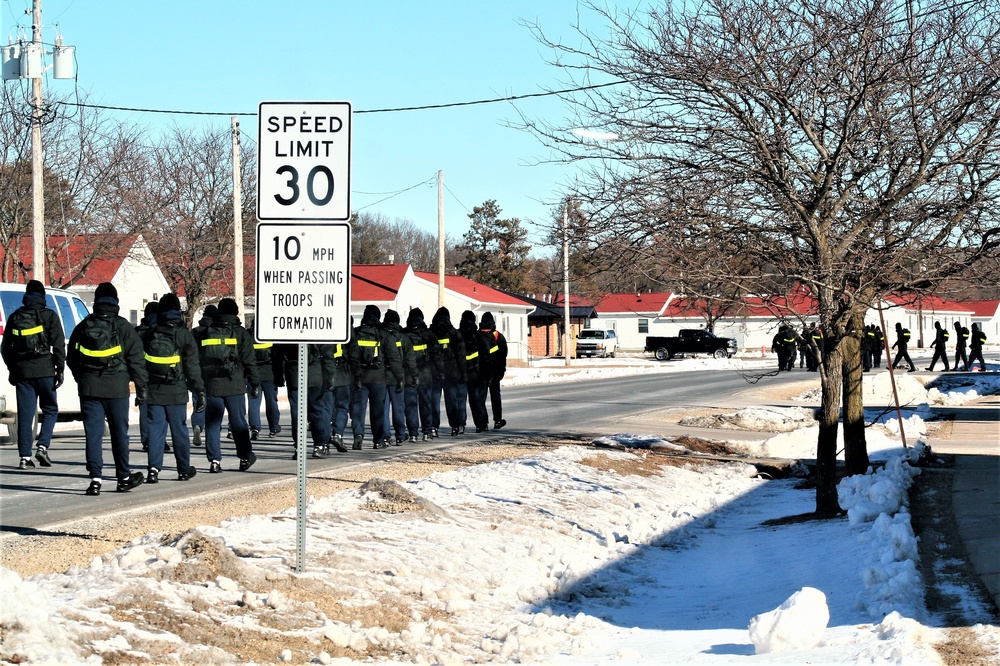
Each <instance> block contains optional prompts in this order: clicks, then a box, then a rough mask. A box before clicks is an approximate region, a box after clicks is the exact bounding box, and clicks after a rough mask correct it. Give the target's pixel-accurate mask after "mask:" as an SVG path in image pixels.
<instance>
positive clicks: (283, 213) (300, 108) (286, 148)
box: [257, 102, 351, 220]
mask: <svg viewBox="0 0 1000 666" xmlns="http://www.w3.org/2000/svg"><path fill="white" fill-rule="evenodd" d="M257 128H258V129H257V151H258V160H257V165H258V178H257V218H258V219H260V220H349V219H350V217H351V104H350V102H261V103H260V106H259V109H258V123H257Z"/></svg>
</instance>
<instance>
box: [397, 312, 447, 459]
mask: <svg viewBox="0 0 1000 666" xmlns="http://www.w3.org/2000/svg"><path fill="white" fill-rule="evenodd" d="M403 330H404V332H405V333H406V335H407V336H408V337H409V338H410V344H411V345H413V358H414V361H415V365H416V368H417V375H416V382H413V383H410V384H407V385H406V387H405V399H406V430H407V432H409V433H410V441H411V442H412V441H416V433H417V432H418V431H420V432H421V433H422V435H421V437H422V440H423V441H425V442H426V441H428V440H430V439H431V438H432V437H434V436H435V430H434V419H433V416H432V400H431V392H432V390H433V384H434V378H435V377H440V376H443V374H444V370H443V368H442V367H441V355H440V354H439V353H438V349H437V338H436V337H434V333H433V332H431V330H430V329H429V328H427V324H425V323H424V313H423V310H421V309H420V308H413V309H412V310H410V314H409V315H407V317H406V328H405V329H403ZM440 414H441V397H440V395H438V418H440Z"/></svg>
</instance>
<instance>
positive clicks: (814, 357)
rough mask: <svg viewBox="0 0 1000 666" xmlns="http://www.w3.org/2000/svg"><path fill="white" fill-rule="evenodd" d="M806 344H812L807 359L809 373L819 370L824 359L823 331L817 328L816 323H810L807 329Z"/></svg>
mask: <svg viewBox="0 0 1000 666" xmlns="http://www.w3.org/2000/svg"><path fill="white" fill-rule="evenodd" d="M805 335H806V342H807V343H810V344H809V345H808V347H809V356H808V357H806V369H807V370H809V372H816V371H817V370H819V364H820V360H821V359H822V358H823V330H822V329H821V328H819V327H818V326H816V322H814V321H813V322H809V328H808V329H806V333H805Z"/></svg>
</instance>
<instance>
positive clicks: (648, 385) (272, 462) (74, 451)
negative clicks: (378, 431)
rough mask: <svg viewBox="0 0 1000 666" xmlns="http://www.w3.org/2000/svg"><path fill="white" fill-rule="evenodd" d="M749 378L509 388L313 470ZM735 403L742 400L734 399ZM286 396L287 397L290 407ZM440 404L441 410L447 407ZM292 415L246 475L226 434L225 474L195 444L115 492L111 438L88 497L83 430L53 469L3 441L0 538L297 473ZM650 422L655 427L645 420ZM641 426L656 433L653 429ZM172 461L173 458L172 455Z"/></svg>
mask: <svg viewBox="0 0 1000 666" xmlns="http://www.w3.org/2000/svg"><path fill="white" fill-rule="evenodd" d="M810 378H813V379H816V376H815V375H809V374H807V373H804V372H793V373H783V374H782V375H779V376H775V377H766V378H764V379H763V380H762V384H766V385H771V386H775V385H779V384H781V383H787V382H792V381H802V380H807V379H810ZM748 387H749V385H748V384H747V382H746V380H745V378H744V377H743V375H741V374H740V373H738V372H733V371H721V370H720V371H707V370H702V371H698V372H682V373H667V374H653V375H637V376H634V377H625V378H609V379H601V380H596V381H577V382H563V383H550V384H539V385H534V386H521V387H512V388H505V389H504V393H503V395H504V417H505V418H506V419H507V421H508V423H509V425H508V426H507V427H506V428H504V429H503V430H501V431H490V432H489V433H488V434H479V435H477V434H474V433H472V432H471V430H472V428H471V425H470V427H469V428H468V432H467V433H466V434H465V435H464V436H460V437H456V438H452V437H450V436H448V435H444V436H442V437H441V438H439V439H436V440H434V441H433V442H432V443H421V444H416V445H414V444H404V445H403V446H400V447H390V448H388V449H384V450H380V451H376V450H372V449H370V448H367V447H368V446H370V442H366V448H365V450H364V451H351V452H349V453H346V454H333V456H331V457H330V458H327V459H313V458H309V459H308V463H307V469H308V471H309V472H313V471H327V470H331V469H336V468H338V467H346V466H351V465H355V464H357V463H359V462H367V461H371V460H378V459H383V458H388V457H391V456H399V455H403V454H405V453H406V452H407V451H412V450H413V447H415V446H419V447H422V448H423V449H424V450H426V449H428V448H446V447H448V446H451V445H453V444H455V443H462V442H467V441H470V440H471V439H473V438H477V439H488V438H497V437H509V436H524V437H531V436H536V435H566V434H577V435H603V434H611V433H617V432H622V431H630V430H627V426H628V425H629V424H628V420H629V417H634V416H635V415H637V414H641V413H643V412H648V411H650V410H652V409H654V408H661V407H686V406H691V407H696V406H723V405H730V404H733V400H734V396H736V395H737V394H738V393H739V392H741V391H745V390H746V389H747V388H748ZM737 402H738V401H737ZM284 404H285V403H283V405H284ZM443 411H444V410H443V408H442V412H443ZM289 423H290V420H289V415H288V414H287V412H286V413H283V414H282V424H283V426H284V431H283V433H282V436H280V437H278V438H276V439H274V440H269V439H264V440H260V441H258V442H256V443H255V446H254V450H255V453H256V455H257V458H258V460H257V463H256V465H254V467H253V468H252V469H251V470H250V471H249V472H239V471H236V467H237V460H236V456H235V450H234V447H233V443H232V442H231V441H229V440H225V439H224V440H223V469H224V470H225V471H224V472H223V473H222V474H208V465H207V463H206V461H205V458H204V455H205V454H204V448H195V449H193V450H192V462H193V463H194V464H195V465H196V466H197V467H198V471H199V473H198V476H196V477H195V478H194V479H191V480H190V481H186V482H179V481H177V480H176V479H177V475H176V472H175V471H174V469H172V468H168V469H167V470H166V471H164V472H162V473H161V475H160V483H159V484H157V485H155V486H154V485H145V484H144V485H142V486H140V487H139V488H137V489H135V490H133V491H131V492H128V493H117V492H115V491H114V479H113V478H109V476H108V474H109V473H110V475H111V476H112V477H113V475H114V463H113V461H112V458H111V450H110V445H109V444H108V443H107V441H106V442H105V447H104V452H105V476H106V478H105V484H104V488H105V490H104V492H102V493H101V495H100V496H99V497H87V496H85V495H84V494H83V491H84V489H85V488H86V487H87V485H88V478H87V472H86V469H85V464H84V462H85V461H84V441H83V431H82V427H81V428H79V429H76V428H74V429H71V430H62V431H61V432H57V433H56V437H55V438H54V439H53V443H52V448H51V449H50V451H51V455H52V463H53V464H52V467H50V468H41V467H39V468H36V469H34V470H28V471H21V470H18V469H17V462H18V453H17V448H16V446H10V445H7V446H3V447H0V500H2V501H0V538H2V536H4V535H9V534H26V533H31V532H34V531H38V530H43V529H45V528H50V527H52V526H54V525H58V524H60V523H64V522H67V521H72V520H76V519H79V518H83V517H87V516H91V515H94V513H95V512H96V511H99V512H102V513H105V514H110V513H113V512H117V511H124V510H128V509H131V508H137V507H142V506H155V505H157V504H163V503H165V502H168V501H170V500H172V499H176V498H179V497H185V496H188V497H190V496H197V495H198V494H210V493H213V492H215V491H217V490H220V489H233V488H237V487H240V486H245V485H249V484H255V483H262V482H269V481H278V480H285V479H288V478H290V477H294V475H295V474H296V470H297V467H296V463H295V462H293V460H292V451H293V445H292V442H291V429H290V427H289V425H288V424H289ZM469 423H470V424H471V419H470V421H469ZM646 425H647V426H648V425H649V424H646ZM644 432H650V429H649V428H648V427H646V428H645V429H644ZM131 437H132V442H133V445H132V453H131V463H132V468H133V469H134V470H144V468H145V465H146V456H145V454H144V453H142V451H141V450H140V446H139V433H138V424H137V423H134V424H133V426H132V429H131ZM165 462H166V463H168V464H170V465H172V464H173V456H172V455H171V454H169V453H168V454H166V456H165Z"/></svg>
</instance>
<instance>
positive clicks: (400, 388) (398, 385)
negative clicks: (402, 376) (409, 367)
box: [396, 382, 403, 393]
mask: <svg viewBox="0 0 1000 666" xmlns="http://www.w3.org/2000/svg"><path fill="white" fill-rule="evenodd" d="M402 392H403V382H396V393H402Z"/></svg>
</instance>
